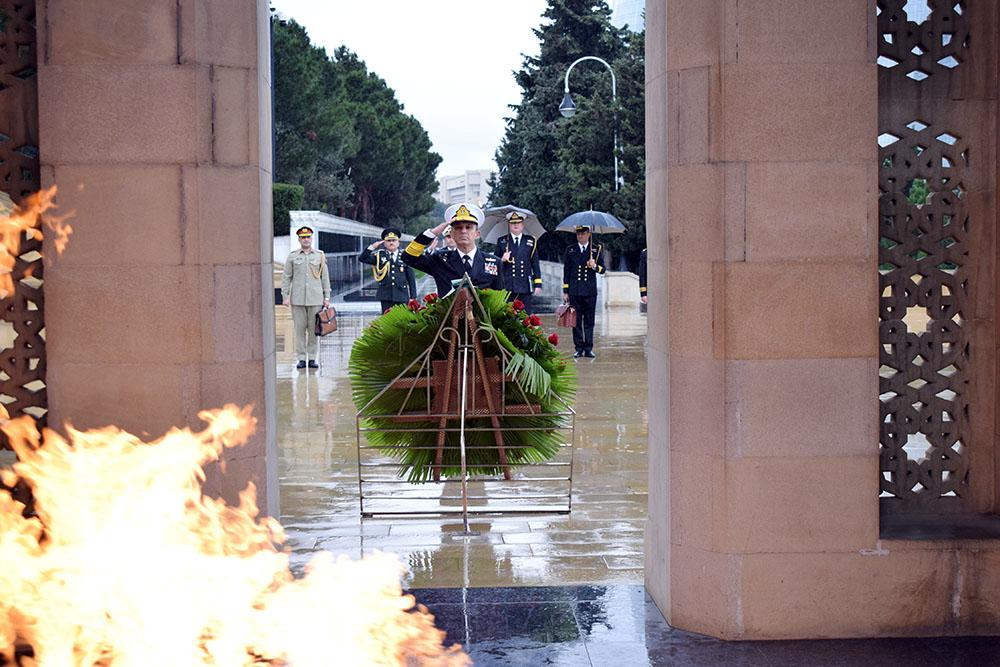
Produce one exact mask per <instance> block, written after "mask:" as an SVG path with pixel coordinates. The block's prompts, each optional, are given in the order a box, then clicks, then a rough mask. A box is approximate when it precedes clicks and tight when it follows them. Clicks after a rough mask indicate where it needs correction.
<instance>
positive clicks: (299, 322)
mask: <svg viewBox="0 0 1000 667" xmlns="http://www.w3.org/2000/svg"><path fill="white" fill-rule="evenodd" d="M295 235H296V236H297V237H298V238H299V249H298V250H293V251H292V252H290V253H288V259H286V260H285V271H284V273H283V274H282V276H281V303H282V304H283V305H285V306H291V308H292V329H293V334H294V337H295V354H296V356H297V357H298V358H299V363H298V365H297V366H296V368H305V367H306V356H307V355H308V357H309V368H319V364H317V363H316V359H317V351H318V350H317V348H318V345H317V343H316V330H315V329H314V320H315V318H316V313H318V312H319V309H320V307H321V306H328V305H330V270H329V269H328V268H327V266H326V254H325V253H323V252H321V251H319V250H316V249H315V248H313V247H312V241H313V230H312V228H311V227H299V228H298V230H297V231H296V232H295Z"/></svg>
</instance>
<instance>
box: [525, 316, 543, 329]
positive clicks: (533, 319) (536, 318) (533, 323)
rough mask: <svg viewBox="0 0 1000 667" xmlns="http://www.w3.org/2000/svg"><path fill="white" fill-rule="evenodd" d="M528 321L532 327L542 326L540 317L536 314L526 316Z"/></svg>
mask: <svg viewBox="0 0 1000 667" xmlns="http://www.w3.org/2000/svg"><path fill="white" fill-rule="evenodd" d="M528 323H529V324H531V326H533V327H540V326H542V318H540V317H539V316H538V315H532V316H531V317H529V318H528Z"/></svg>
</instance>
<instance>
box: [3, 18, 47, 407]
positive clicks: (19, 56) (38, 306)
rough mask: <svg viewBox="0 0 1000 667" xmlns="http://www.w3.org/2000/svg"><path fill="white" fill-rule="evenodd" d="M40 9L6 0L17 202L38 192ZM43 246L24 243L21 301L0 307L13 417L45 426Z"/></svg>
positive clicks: (8, 117) (7, 99) (6, 132)
mask: <svg viewBox="0 0 1000 667" xmlns="http://www.w3.org/2000/svg"><path fill="white" fill-rule="evenodd" d="M36 67H37V61H36V54H35V2H34V0H26V1H21V2H11V1H10V0H0V109H2V111H3V113H2V114H0V179H2V182H3V184H2V186H0V190H2V191H3V193H5V194H6V195H8V196H9V197H10V199H12V200H13V201H14V202H20V201H21V200H22V198H23V197H24V196H25V195H27V194H30V193H33V192H35V191H37V190H38V189H39V187H40V182H39V158H38V85H37V80H36V76H35V73H36ZM41 249H42V247H41V243H40V242H38V241H34V240H29V239H23V240H22V243H21V250H20V253H21V254H20V255H19V257H18V259H17V262H16V264H15V266H14V270H13V280H14V285H15V291H14V294H12V295H9V296H8V297H6V298H4V299H3V300H2V301H0V308H2V309H3V317H2V321H0V381H2V385H0V401H2V402H3V403H4V405H5V407H6V408H7V410H8V411H9V412H10V413H11V415H12V416H17V415H21V414H29V415H32V416H33V417H35V418H37V419H40V420H41V421H42V422H43V423H44V416H45V413H46V409H47V400H46V391H45V334H44V328H45V325H44V318H43V313H44V301H43V298H42V258H41V254H40V253H41Z"/></svg>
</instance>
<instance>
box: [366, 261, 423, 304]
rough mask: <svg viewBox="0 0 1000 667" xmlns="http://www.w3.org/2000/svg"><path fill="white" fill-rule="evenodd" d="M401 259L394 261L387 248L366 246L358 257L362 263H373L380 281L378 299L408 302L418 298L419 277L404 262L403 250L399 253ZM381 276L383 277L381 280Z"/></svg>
mask: <svg viewBox="0 0 1000 667" xmlns="http://www.w3.org/2000/svg"><path fill="white" fill-rule="evenodd" d="M398 257H399V259H397V260H396V261H395V262H394V261H392V255H391V254H390V253H389V251H388V250H386V249H385V248H378V249H377V250H371V249H369V248H365V249H364V251H363V252H362V253H361V256H360V257H358V261H359V262H361V263H362V264H371V265H372V266H373V267H375V268H374V269H372V273H374V274H375V280H377V281H378V297H377V298H378V300H379V301H392V302H394V303H406V302H407V301H409V300H410V299H416V298H417V279H416V276H415V275H414V273H413V269H411V268H410V267H408V266H407V265H406V264H404V263H403V251H402V250H400V251H399V253H398ZM379 276H382V279H381V280H379Z"/></svg>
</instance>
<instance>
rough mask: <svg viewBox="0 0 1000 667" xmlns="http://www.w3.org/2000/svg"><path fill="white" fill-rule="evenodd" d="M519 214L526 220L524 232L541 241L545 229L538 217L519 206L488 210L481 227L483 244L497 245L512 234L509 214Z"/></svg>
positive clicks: (496, 207) (480, 234) (498, 207)
mask: <svg viewBox="0 0 1000 667" xmlns="http://www.w3.org/2000/svg"><path fill="white" fill-rule="evenodd" d="M508 213H519V214H520V215H521V216H522V217H523V218H524V231H525V233H526V234H531V235H532V236H534V237H535V239H536V240H537V239H539V238H540V237H541V236H542V234H544V233H545V227H542V223H541V222H539V221H538V216H537V215H535V214H534V213H532V212H531V211H529V210H528V209H526V208H518V207H517V206H511V205H510V204H508V205H507V206H495V207H493V208H488V209H486V217H485V219H484V220H483V224H481V225H479V238H481V239H482V241H483V243H496V242H497V241H499V240H500V237H501V236H506V235H507V234H509V233H510V230H509V229H508V228H507V214H508Z"/></svg>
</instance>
